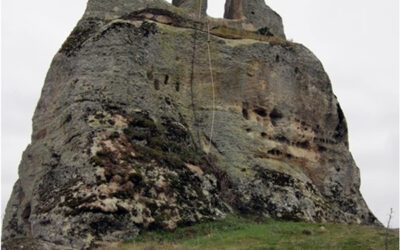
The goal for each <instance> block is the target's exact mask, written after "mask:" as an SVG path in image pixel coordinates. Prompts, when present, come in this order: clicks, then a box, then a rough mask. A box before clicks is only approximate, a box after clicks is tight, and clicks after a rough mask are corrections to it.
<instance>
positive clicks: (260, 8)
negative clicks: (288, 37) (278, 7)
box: [224, 0, 285, 39]
mask: <svg viewBox="0 0 400 250" xmlns="http://www.w3.org/2000/svg"><path fill="white" fill-rule="evenodd" d="M224 17H225V18H227V19H244V20H247V21H248V22H249V23H250V24H252V25H253V26H254V27H255V29H256V30H258V31H259V32H262V33H264V34H265V35H275V36H277V37H280V38H283V39H284V38H285V33H284V31H283V24H282V18H281V17H280V16H279V15H278V14H277V13H276V12H275V11H273V10H272V9H271V8H270V7H269V6H267V5H265V2H264V0H251V1H246V0H227V1H226V3H225V14H224Z"/></svg>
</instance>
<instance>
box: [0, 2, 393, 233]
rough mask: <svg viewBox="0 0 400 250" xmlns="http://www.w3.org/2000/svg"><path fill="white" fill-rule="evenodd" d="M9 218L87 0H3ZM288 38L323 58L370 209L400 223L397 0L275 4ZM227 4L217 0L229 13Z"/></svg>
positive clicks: (4, 196) (213, 10) (215, 7)
mask: <svg viewBox="0 0 400 250" xmlns="http://www.w3.org/2000/svg"><path fill="white" fill-rule="evenodd" d="M1 4H2V31H1V32H2V58H1V59H2V68H1V70H2V79H1V80H2V93H1V97H2V98H1V104H2V113H1V115H2V124H1V125H2V129H1V133H2V142H1V145H2V149H1V151H2V152H1V153H2V158H1V168H2V178H1V187H2V189H1V205H2V208H1V211H2V218H3V213H4V209H5V205H6V202H7V201H8V199H9V195H10V193H11V190H12V185H13V184H14V182H15V181H16V179H17V167H18V164H19V161H20V159H21V155H22V152H23V150H24V149H25V147H26V146H27V145H28V143H29V141H30V134H31V117H32V116H33V112H34V109H35V107H36V103H37V101H38V99H39V95H40V91H41V88H42V85H43V82H44V78H45V75H46V72H47V70H48V68H49V65H50V62H51V60H52V57H53V56H54V54H55V53H56V52H57V50H58V49H59V48H60V46H61V44H62V42H63V41H64V40H65V39H66V38H67V36H68V34H69V33H70V32H71V31H72V29H73V27H74V26H75V24H76V23H77V21H78V20H79V18H80V17H81V15H82V14H83V12H84V9H85V5H86V1H84V0H79V1H77V0H73V1H71V0H57V1H54V0H40V1H32V0H18V1H17V0H2V1H1ZM267 4H269V6H270V7H271V8H273V9H274V10H276V11H277V12H278V13H279V14H280V15H281V16H282V18H283V21H284V25H285V31H286V35H287V37H288V38H289V39H293V40H294V41H295V42H299V43H302V44H304V45H306V46H307V47H308V48H310V49H311V50H312V51H313V52H314V53H315V54H316V55H317V57H318V58H319V59H320V60H321V61H322V63H323V64H324V67H325V69H326V71H327V72H328V74H329V76H330V78H331V80H332V85H333V89H334V91H335V93H336V95H337V96H338V99H339V101H340V103H341V105H342V108H343V110H344V112H345V115H346V118H347V121H348V125H349V131H350V148H351V151H352V153H353V156H354V158H355V160H356V162H357V165H358V166H359V168H360V170H361V178H362V179H361V180H362V187H361V191H362V193H363V195H364V198H365V199H366V201H367V203H368V205H369V207H370V208H371V209H372V211H373V212H374V213H375V215H376V216H378V218H379V219H380V220H381V221H383V222H386V221H387V214H388V212H389V210H390V208H391V207H392V208H394V210H395V220H394V221H393V223H392V225H393V226H395V227H398V226H399V222H398V220H399V219H398V218H399V217H398V213H399V158H398V156H399V112H398V111H399V103H398V99H399V98H398V97H399V85H398V84H399V72H398V70H399V58H398V56H399V45H398V44H399V22H398V11H399V6H398V1H397V0H379V1H374V0H353V1H345V0H336V1H320V0H296V1H293V0H267ZM223 5H224V0H209V11H208V12H209V14H210V15H212V16H214V17H219V16H222V12H223Z"/></svg>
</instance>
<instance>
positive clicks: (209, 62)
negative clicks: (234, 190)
mask: <svg viewBox="0 0 400 250" xmlns="http://www.w3.org/2000/svg"><path fill="white" fill-rule="evenodd" d="M202 5H203V0H200V9H199V20H201V10H202ZM210 44H211V37H210V23H209V21H208V18H207V52H208V53H207V54H208V65H209V69H210V78H211V86H212V99H213V102H212V105H213V106H212V117H211V131H210V141H209V144H208V152H207V154H208V153H210V151H211V146H212V138H213V133H214V123H215V86H214V76H213V65H212V61H211V47H210Z"/></svg>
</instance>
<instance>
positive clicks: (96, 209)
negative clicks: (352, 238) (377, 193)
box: [2, 0, 378, 249]
mask: <svg viewBox="0 0 400 250" xmlns="http://www.w3.org/2000/svg"><path fill="white" fill-rule="evenodd" d="M256 3H258V2H257V1H254V4H256ZM246 6H247V5H246ZM249 6H250V5H248V6H247V7H246V8H250V7H249ZM255 6H256V5H255ZM243 13H248V12H246V11H243ZM249 20H250V18H248V17H247V18H246V19H243V20H226V19H224V20H216V19H212V18H209V19H208V22H209V25H210V32H211V43H210V46H211V55H212V62H213V66H214V72H213V73H214V79H215V96H216V99H215V100H216V110H215V111H216V116H215V126H214V131H213V137H212V145H211V148H210V147H209V144H208V142H209V139H210V137H211V134H210V133H211V131H210V127H211V120H212V119H211V114H212V111H213V105H212V88H211V79H210V72H209V67H208V58H207V39H208V34H207V32H206V30H207V25H206V23H205V21H206V19H205V18H203V19H202V20H201V21H200V20H199V19H198V18H195V17H193V15H192V14H191V13H190V11H187V10H185V9H180V8H176V7H173V6H172V5H169V4H167V3H166V2H164V1H157V0H153V1H126V0H118V1H106V0H91V1H89V3H88V8H87V11H86V13H85V14H84V17H83V18H82V20H81V21H80V22H79V23H78V25H77V27H76V28H75V30H74V31H73V32H72V34H71V35H70V37H69V38H68V39H67V41H66V42H65V43H64V44H63V46H62V48H61V49H60V51H59V52H58V53H57V54H56V56H55V58H54V60H53V62H52V65H51V68H50V70H49V72H48V75H47V78H46V81H45V85H44V87H43V91H42V96H41V98H40V101H39V103H38V106H37V109H36V111H35V114H34V118H33V134H32V143H31V144H30V145H29V146H28V148H27V149H26V150H25V152H24V154H23V158H22V162H21V165H20V167H19V180H18V181H17V182H16V184H15V186H14V190H13V194H12V196H11V199H10V201H9V203H8V206H7V210H6V216H5V218H4V223H3V235H2V240H6V241H7V242H8V244H10V241H12V240H13V239H17V238H21V237H30V238H34V239H39V240H41V241H46V242H52V243H53V244H57V245H62V246H67V247H72V248H75V249H85V248H87V247H89V246H91V245H92V244H93V243H94V242H96V241H104V240H108V241H112V240H117V239H126V238H130V237H135V236H136V235H137V234H138V233H139V231H140V230H151V229H154V228H157V229H160V228H162V229H166V230H169V229H173V228H175V227H177V226H180V225H187V224H192V223H196V222H199V221H202V220H214V219H218V218H221V217H224V216H225V214H226V213H229V212H231V211H232V209H233V210H234V211H237V212H240V213H251V214H258V215H260V216H267V217H275V218H283V219H293V220H305V221H331V222H342V223H365V224H372V223H378V222H377V221H376V219H375V217H374V216H373V215H372V214H371V213H370V211H369V209H368V207H367V205H366V204H365V202H364V200H363V198H362V196H361V194H360V192H359V187H360V180H359V171H358V168H357V167H356V165H355V163H354V161H353V158H352V156H351V154H350V152H349V149H348V139H347V125H346V120H345V117H344V114H343V112H342V110H341V108H340V105H339V104H338V102H337V99H336V97H335V95H334V94H333V92H332V88H331V83H330V81H329V78H328V76H327V74H326V73H325V71H324V69H323V67H322V65H321V63H320V62H319V60H318V59H317V58H316V57H315V56H314V55H313V54H312V53H311V52H310V51H309V50H308V49H307V48H305V47H304V46H302V45H300V44H296V43H292V42H288V41H286V40H284V39H282V34H281V35H278V34H275V33H273V32H271V34H270V33H268V32H260V31H259V30H258V31H257V29H255V28H254V27H263V25H264V26H265V27H267V25H268V22H266V23H265V24H263V23H261V24H260V25H259V24H257V22H258V21H257V22H255V23H254V24H252V25H250V26H249ZM271 30H272V26H271ZM282 32H283V29H282Z"/></svg>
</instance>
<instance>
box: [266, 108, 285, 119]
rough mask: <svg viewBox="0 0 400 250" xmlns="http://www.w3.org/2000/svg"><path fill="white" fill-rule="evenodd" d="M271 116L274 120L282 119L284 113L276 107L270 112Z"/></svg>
mask: <svg viewBox="0 0 400 250" xmlns="http://www.w3.org/2000/svg"><path fill="white" fill-rule="evenodd" d="M269 117H270V118H271V119H272V120H278V119H281V118H282V117H283V115H282V113H281V112H279V111H278V110H277V109H276V108H274V109H273V110H272V111H271V113H270V114H269Z"/></svg>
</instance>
